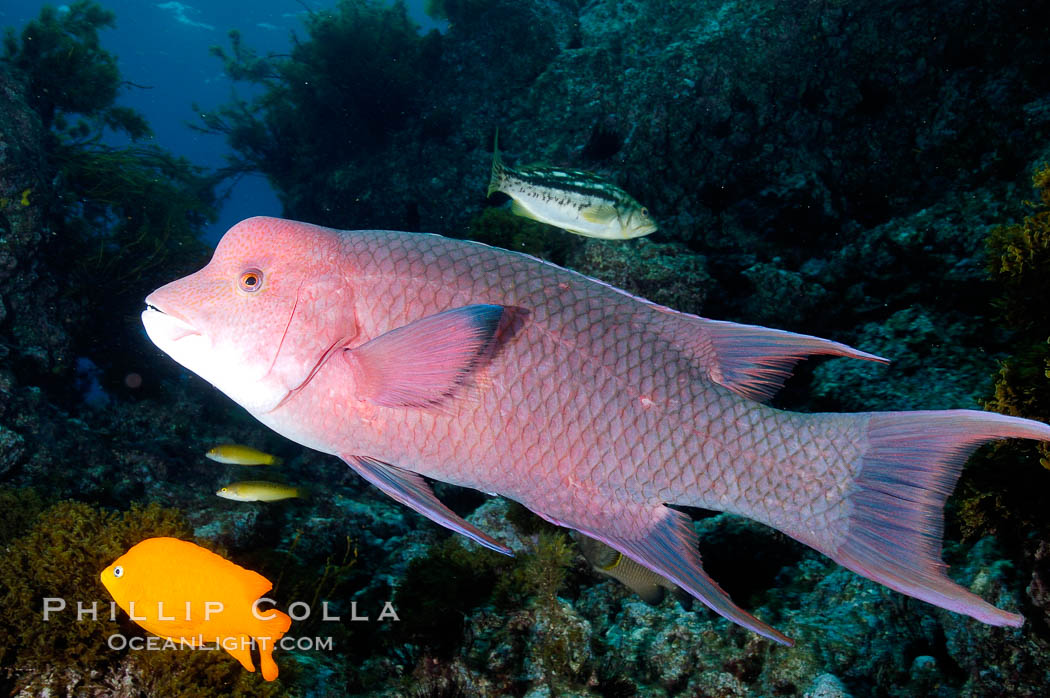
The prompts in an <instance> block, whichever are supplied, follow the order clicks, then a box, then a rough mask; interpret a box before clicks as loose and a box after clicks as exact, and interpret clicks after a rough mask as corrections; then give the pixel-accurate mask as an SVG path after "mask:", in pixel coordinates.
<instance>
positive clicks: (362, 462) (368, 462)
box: [342, 456, 513, 555]
mask: <svg viewBox="0 0 1050 698" xmlns="http://www.w3.org/2000/svg"><path fill="white" fill-rule="evenodd" d="M342 458H343V460H344V461H346V464H347V465H349V466H350V467H351V468H353V470H354V471H355V472H357V473H358V474H359V475H360V476H361V477H363V478H364V479H366V480H368V481H369V482H371V483H372V484H373V485H375V486H376V487H378V488H379V489H381V490H382V491H383V492H385V493H386V494H388V495H390V496H391V497H393V498H394V499H395V500H397V501H399V502H401V503H402V504H404V505H405V506H407V507H409V508H411V509H413V510H415V511H417V512H419V513H420V514H422V515H423V516H425V517H427V518H428V519H430V520H431V521H434V522H435V523H439V524H441V525H442V526H444V527H445V528H448V529H450V530H453V531H455V532H456V533H462V534H463V535H465V536H466V537H468V538H470V539H471V540H473V541H475V542H477V543H479V544H481V545H483V546H485V547H486V548H489V549H491V550H495V551H496V552H497V553H503V554H504V555H513V553H512V552H511V549H510V548H508V547H507V546H505V545H503V544H502V543H500V542H499V541H497V540H496V539H495V538H493V537H492V536H490V535H488V534H487V533H484V532H483V531H482V530H481V529H479V528H477V527H476V526H474V525H473V524H471V523H470V522H468V521H467V520H465V519H464V518H462V517H461V516H459V515H458V514H456V512H454V511H452V510H451V509H449V508H448V507H447V506H445V505H444V504H442V503H441V501H440V500H439V499H438V498H437V496H436V495H435V494H434V490H433V489H431V487H430V485H429V484H427V481H426V480H424V479H423V478H422V477H420V476H419V475H418V474H417V473H414V472H412V471H411V470H403V469H401V468H397V467H394V466H392V465H389V464H387V463H383V462H382V461H378V460H375V459H373V458H368V457H365V456H342Z"/></svg>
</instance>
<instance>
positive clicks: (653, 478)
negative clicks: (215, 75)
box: [297, 231, 849, 542]
mask: <svg viewBox="0 0 1050 698" xmlns="http://www.w3.org/2000/svg"><path fill="white" fill-rule="evenodd" d="M327 234H328V235H330V236H331V238H330V239H329V240H327V241H325V242H324V243H322V244H326V245H332V246H335V247H336V248H338V249H337V250H334V251H333V252H332V253H331V254H330V255H329V256H330V257H331V258H332V259H336V260H340V261H341V263H342V264H344V265H346V271H345V274H346V277H347V279H348V281H349V283H351V284H352V285H353V286H354V288H355V289H357V290H356V291H355V294H354V295H355V297H356V303H357V308H356V316H357V320H358V323H359V325H360V327H359V332H360V334H359V336H358V342H360V343H363V342H365V341H368V340H369V339H372V338H375V337H378V336H380V335H382V334H383V333H385V332H388V331H390V330H392V329H395V328H397V327H401V326H404V325H407V324H409V323H411V322H413V321H414V320H418V319H419V318H422V317H426V316H428V315H431V314H434V313H438V312H441V311H444V310H447V309H449V308H453V307H458V306H463V305H471V304H477V303H493V304H499V305H503V306H507V307H508V308H510V310H509V311H508V313H509V314H510V315H513V316H515V320H514V321H510V322H508V323H507V325H508V326H507V327H506V328H505V330H506V331H505V332H503V333H501V336H500V338H499V340H498V346H497V347H496V349H495V352H494V355H493V356H492V357H491V359H490V360H489V361H487V362H486V363H485V364H484V365H483V366H481V367H479V369H478V371H477V375H476V376H474V377H472V379H471V380H470V381H468V382H467V383H466V384H465V385H463V386H461V388H460V389H459V391H458V392H457V393H455V394H453V395H452V396H451V397H450V398H448V400H447V401H446V403H445V404H442V405H438V406H437V407H435V408H433V409H406V408H376V409H375V412H374V413H373V414H370V415H369V418H368V419H367V420H366V421H362V420H361V418H360V415H358V414H356V411H357V410H356V408H355V406H354V405H353V404H352V401H351V402H350V403H347V404H345V407H344V410H345V412H344V414H341V415H340V416H339V418H338V420H339V423H340V424H342V425H344V426H343V427H342V428H340V429H338V430H336V432H335V433H339V434H341V438H338V439H336V441H337V443H331V441H332V440H333V438H332V434H333V430H332V423H331V418H330V417H329V418H327V419H326V423H325V424H323V425H319V428H318V432H324V433H325V434H326V436H324V438H326V439H328V441H329V443H328V444H326V445H327V448H325V449H324V450H328V451H330V452H333V453H338V454H343V455H346V454H353V455H363V456H371V457H374V458H378V459H380V460H383V461H385V462H388V463H390V464H391V465H395V466H399V467H404V468H406V469H411V470H414V471H416V472H419V473H421V474H423V475H426V476H428V477H432V478H435V479H440V480H443V481H447V482H453V483H456V484H460V485H464V486H469V487H474V488H477V489H480V490H483V491H486V492H492V493H498V494H502V495H506V496H508V497H511V498H513V499H515V500H517V501H520V502H522V503H523V504H525V505H526V506H528V507H530V508H531V509H533V510H534V511H537V512H540V513H542V514H543V515H544V516H546V517H548V518H549V519H551V520H553V521H556V522H559V523H563V524H566V525H570V526H575V527H578V528H581V529H584V530H594V529H597V528H601V527H603V526H613V525H616V526H623V525H624V524H623V521H624V520H625V519H624V517H623V516H622V513H623V512H625V511H636V510H638V508H639V507H643V508H644V507H654V506H657V505H658V504H660V503H675V504H684V505H694V506H703V507H707V508H712V509H718V510H725V511H732V512H735V513H739V514H742V515H745V516H749V517H751V518H754V519H757V520H759V521H763V522H765V523H768V524H771V525H774V526H777V527H778V528H780V529H781V530H784V531H785V532H787V533H789V534H790V535H794V536H795V537H798V538H800V539H804V540H807V542H810V541H809V540H808V539H810V538H812V537H813V536H814V535H817V533H818V532H822V531H827V526H828V522H829V521H839V520H843V521H844V518H845V516H846V511H845V510H846V508H847V507H846V503H845V493H844V492H843V491H842V490H841V485H839V484H837V483H841V482H848V478H842V475H843V474H844V473H843V472H842V471H843V470H846V469H848V467H849V466H848V465H847V464H845V463H844V462H842V461H841V460H840V458H841V457H842V455H843V454H841V453H839V452H838V451H837V450H836V449H837V448H838V447H837V446H836V442H837V440H838V436H837V435H836V434H837V431H838V430H840V429H841V428H843V427H842V425H841V424H840V421H841V420H840V419H838V418H839V417H840V416H838V415H828V416H826V418H822V417H821V416H812V415H796V414H792V413H785V412H779V411H777V410H773V409H771V408H768V407H765V406H763V405H761V404H759V403H757V402H754V401H751V400H747V399H745V398H742V397H740V396H738V395H736V394H734V393H732V392H730V391H729V390H727V389H725V388H723V387H722V386H720V385H717V384H715V383H713V382H712V381H711V380H709V379H708V369H707V366H706V365H705V361H706V360H707V357H703V356H701V357H697V356H696V355H695V354H694V353H693V352H691V351H689V346H688V343H687V342H683V341H682V337H683V336H685V335H686V334H687V331H688V326H687V325H688V321H689V318H690V317H691V316H685V315H681V314H679V313H676V312H674V311H669V310H668V309H666V308H661V307H659V306H655V305H653V304H650V303H648V302H645V301H642V300H641V299H637V298H634V297H632V296H630V295H628V294H626V293H624V292H621V291H619V290H617V289H614V288H612V287H610V286H607V285H605V284H602V283H600V282H596V281H594V280H592V279H589V278H586V277H583V276H582V275H579V274H577V273H575V272H571V271H568V270H565V269H561V268H559V267H556V266H554V265H550V264H547V263H537V260H535V259H533V258H531V257H528V256H526V255H521V254H517V253H512V252H506V251H503V250H497V249H494V248H490V247H487V246H484V245H480V244H476V243H464V242H461V241H454V240H449V239H446V238H443V237H439V236H433V235H421V234H407V233H400V232H391V231H354V232H347V233H343V232H339V233H337V232H335V231H327ZM694 331H695V330H694ZM504 335H506V336H504ZM326 373H331V372H329V371H327V369H323V370H322V372H321V373H320V374H319V375H318V378H319V379H320V381H319V382H321V383H322V384H323V383H324V382H326V381H328V382H329V383H330V384H334V385H338V383H339V382H340V381H344V380H345V376H341V375H339V374H338V373H335V374H334V375H326ZM328 392H329V393H330V394H331V393H337V392H339V391H338V387H335V388H332V389H331V390H329V391H328ZM315 393H316V391H315ZM316 394H319V393H316ZM314 399H316V398H315V397H311V396H303V399H302V400H300V404H299V405H298V406H297V411H301V412H302V413H303V414H304V415H305V414H315V415H316V414H322V413H329V414H330V410H325V409H321V406H319V405H313V404H310V403H311V401H312V400H314ZM377 425H381V428H376V427H377ZM836 488H838V489H836ZM623 533H624V534H626V535H628V536H630V535H632V533H633V534H634V535H638V536H642V535H644V531H635V532H631V531H623Z"/></svg>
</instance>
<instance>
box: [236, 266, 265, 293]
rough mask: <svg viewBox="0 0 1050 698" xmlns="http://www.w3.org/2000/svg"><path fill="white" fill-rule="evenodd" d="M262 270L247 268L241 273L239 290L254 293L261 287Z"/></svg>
mask: <svg viewBox="0 0 1050 698" xmlns="http://www.w3.org/2000/svg"><path fill="white" fill-rule="evenodd" d="M262 279H263V276H262V272H261V271H259V270H258V269H249V270H247V271H246V272H244V273H243V274H241V290H242V291H246V292H248V293H254V292H255V291H258V290H259V289H260V288H262Z"/></svg>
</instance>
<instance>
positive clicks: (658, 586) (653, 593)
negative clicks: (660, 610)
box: [572, 531, 678, 605]
mask: <svg viewBox="0 0 1050 698" xmlns="http://www.w3.org/2000/svg"><path fill="white" fill-rule="evenodd" d="M572 537H573V539H574V540H575V541H576V544H577V545H579V546H580V552H582V553H583V556H584V557H585V558H587V562H589V563H591V567H592V568H593V569H594V571H595V572H598V573H599V574H603V575H605V576H607V577H612V578H613V579H615V580H616V581H618V582H620V583H621V584H623V585H625V586H626V587H628V588H629V589H630V590H631V591H633V592H634V593H636V594H638V596H640V597H642V600H643V601H645V602H646V603H648V604H652V605H655V604H658V603H660V601H662V600H663V598H664V592H665V591H666V590H670V591H675V590H677V589H678V587H677V586H675V583H674V582H672V581H670V580H669V579H667V578H666V577H662V576H660V575H658V574H657V573H656V572H653V571H652V570H651V569H649V568H648V567H643V566H642V565H639V564H638V563H637V562H635V561H634V560H632V559H631V558H629V557H625V556H623V555H621V554H620V552H619V551H617V550H615V549H614V548H612V547H610V546H608V545H606V544H605V543H603V542H601V541H600V540H595V539H594V538H591V537H589V536H585V535H583V534H582V533H579V532H576V531H574V532H573V536H572Z"/></svg>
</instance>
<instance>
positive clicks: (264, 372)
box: [142, 217, 357, 414]
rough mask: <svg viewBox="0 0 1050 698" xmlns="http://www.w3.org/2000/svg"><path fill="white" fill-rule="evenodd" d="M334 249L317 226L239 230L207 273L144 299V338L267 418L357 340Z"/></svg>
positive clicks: (273, 223) (249, 223) (262, 224)
mask: <svg viewBox="0 0 1050 698" xmlns="http://www.w3.org/2000/svg"><path fill="white" fill-rule="evenodd" d="M338 244H339V238H338V237H337V236H334V235H332V232H331V231H329V230H327V229H325V228H320V227H317V226H311V225H306V224H300V223H296V224H293V223H291V222H290V221H282V220H280V219H276V218H264V217H258V218H249V219H247V220H244V221H241V222H240V223H238V224H237V225H235V226H233V227H232V228H230V230H229V231H228V232H227V233H226V235H224V236H223V238H222V240H220V241H219V245H218V246H217V247H216V249H215V254H214V255H213V256H212V259H211V261H210V262H209V263H208V265H207V266H205V267H204V268H203V269H201V270H200V271H198V272H196V273H194V274H191V275H189V276H186V277H184V278H182V279H178V280H177V281H173V282H171V283H169V284H167V285H166V286H162V287H161V288H159V289H157V290H156V291H154V292H153V293H151V294H150V295H149V296H148V297H147V298H146V306H147V308H146V310H145V311H144V312H143V313H142V323H143V325H145V327H146V334H148V335H149V338H150V339H151V340H152V341H153V343H154V344H156V345H157V346H158V347H159V348H160V349H162V350H163V351H164V352H166V353H167V354H169V355H170V356H171V357H172V358H173V359H175V361H177V362H178V363H180V364H182V365H183V366H185V367H186V368H188V369H189V370H191V371H193V372H194V373H196V374H198V375H199V376H201V377H202V378H204V379H205V380H207V381H208V382H210V383H211V384H212V385H214V386H215V387H216V388H218V389H219V390H221V391H222V392H224V393H226V394H227V395H229V396H230V397H231V398H233V399H234V400H235V401H237V402H238V403H240V404H241V405H242V406H243V407H245V408H246V409H248V410H249V411H251V412H253V413H257V414H258V413H265V412H267V411H269V410H272V409H274V408H275V407H276V406H277V405H279V404H280V403H281V402H282V401H283V400H284V399H285V398H286V397H287V396H288V395H289V394H290V393H292V392H294V391H295V390H296V389H298V388H299V387H301V386H302V385H303V384H305V383H306V382H307V381H308V380H309V378H310V377H311V375H312V373H313V372H314V371H315V370H316V368H317V367H318V366H319V365H320V363H322V362H323V360H324V358H325V357H326V356H327V354H328V353H329V352H331V351H334V350H335V349H336V348H338V347H340V346H342V345H344V344H345V343H346V342H348V341H350V340H351V339H352V338H353V337H354V336H355V335H356V334H357V323H356V320H355V318H354V311H353V307H354V305H353V303H352V298H351V297H350V295H351V288H352V286H351V284H350V283H348V279H347V278H346V275H347V274H348V273H350V270H347V269H345V265H342V266H341V265H339V264H337V263H336V262H335V261H334V260H335V259H336V258H337V257H338V255H337V254H336V250H335V249H333V247H334V246H338ZM307 280H309V283H306V281H307ZM293 340H294V341H293Z"/></svg>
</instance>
